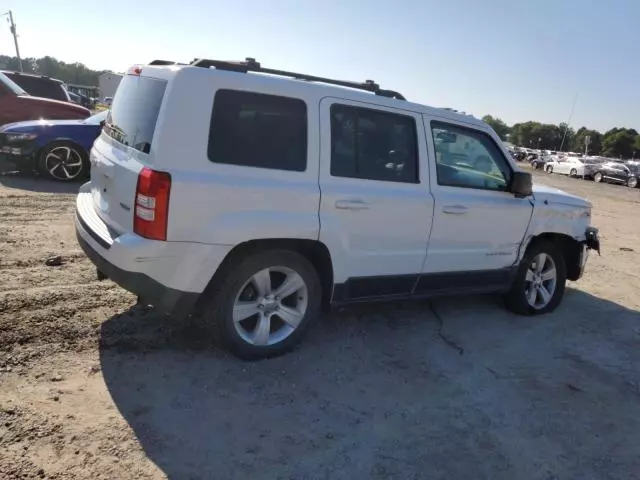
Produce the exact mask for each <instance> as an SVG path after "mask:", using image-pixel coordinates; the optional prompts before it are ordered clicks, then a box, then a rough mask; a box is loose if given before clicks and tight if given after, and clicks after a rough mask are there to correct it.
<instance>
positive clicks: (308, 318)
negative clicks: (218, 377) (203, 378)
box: [201, 250, 322, 360]
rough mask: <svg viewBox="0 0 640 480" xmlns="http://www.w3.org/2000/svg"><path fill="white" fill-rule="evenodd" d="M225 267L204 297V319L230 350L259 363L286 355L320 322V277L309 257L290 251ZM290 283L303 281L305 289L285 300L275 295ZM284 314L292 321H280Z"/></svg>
mask: <svg viewBox="0 0 640 480" xmlns="http://www.w3.org/2000/svg"><path fill="white" fill-rule="evenodd" d="M223 268H224V271H223V272H220V273H221V276H222V278H220V279H219V281H217V282H216V284H217V285H216V286H214V288H213V290H212V291H210V292H207V291H205V293H204V294H203V295H206V296H207V297H208V298H206V299H204V300H203V302H204V305H203V308H202V311H201V320H202V321H203V323H204V326H205V328H206V329H207V330H208V331H209V332H210V333H211V334H212V335H213V337H214V338H215V339H216V340H217V341H218V342H219V343H221V344H222V346H223V347H224V348H226V349H227V350H229V351H230V352H231V353H232V354H233V355H235V356H237V357H239V358H241V359H244V360H257V359H261V358H268V357H275V356H278V355H282V354H283V353H286V352H288V351H289V350H291V349H292V348H293V347H294V346H295V345H296V344H297V343H299V342H300V340H301V339H302V338H303V336H304V334H305V333H306V331H307V330H308V328H309V327H310V326H311V325H312V324H313V323H314V322H315V320H316V318H317V316H318V314H319V312H320V305H321V299H322V287H321V284H320V279H319V278H318V274H317V272H316V270H315V269H314V267H313V266H312V265H311V263H310V262H309V261H308V260H307V259H306V258H305V257H303V256H302V255H300V254H299V253H297V252H294V251H289V250H265V251H258V252H255V253H253V254H249V255H248V256H245V257H243V258H240V259H238V260H237V261H234V262H231V263H230V264H228V265H227V266H225V267H223ZM265 272H266V273H265ZM267 278H268V279H269V282H268V285H267V282H266V279H267ZM285 279H286V280H287V281H289V280H290V279H291V282H290V283H291V284H294V282H295V284H296V285H298V284H299V282H302V283H303V287H302V288H300V289H298V290H295V291H293V293H290V294H289V295H287V296H286V297H283V298H281V299H280V298H278V297H277V296H275V294H277V292H278V290H279V287H281V286H282V285H284V283H285ZM260 290H263V292H260ZM265 293H266V295H265ZM269 297H271V298H269ZM274 297H275V298H274ZM240 304H241V305H242V306H241V307H239V305H240ZM285 309H286V310H285ZM283 312H286V313H287V316H288V322H287V321H285V319H284V318H283V317H280V315H283ZM301 312H302V313H301ZM293 313H295V314H297V315H299V316H298V317H297V318H296V317H295V315H292V314H293ZM245 315H246V316H245ZM290 315H292V316H290ZM234 316H236V317H237V319H238V321H234ZM241 317H243V318H241ZM293 325H296V326H295V327H294V326H293Z"/></svg>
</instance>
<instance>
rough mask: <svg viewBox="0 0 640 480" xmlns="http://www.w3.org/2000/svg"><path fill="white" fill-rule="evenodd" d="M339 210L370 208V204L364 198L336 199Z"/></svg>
mask: <svg viewBox="0 0 640 480" xmlns="http://www.w3.org/2000/svg"><path fill="white" fill-rule="evenodd" d="M336 208H337V209H338V210H368V209H369V204H368V203H367V202H365V201H364V200H336Z"/></svg>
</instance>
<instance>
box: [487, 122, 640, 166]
mask: <svg viewBox="0 0 640 480" xmlns="http://www.w3.org/2000/svg"><path fill="white" fill-rule="evenodd" d="M482 120H483V121H484V122H486V123H488V124H489V125H490V126H491V127H492V128H493V129H494V130H495V131H496V133H497V134H498V135H499V136H500V138H501V139H503V140H505V141H509V142H510V143H513V144H514V145H518V146H520V147H526V148H539V149H543V150H555V151H560V150H562V151H564V152H567V151H569V152H579V153H584V152H585V151H586V153H588V154H589V155H603V156H605V157H613V158H624V159H628V158H640V135H639V134H638V132H637V131H636V130H635V129H633V128H612V129H611V130H608V131H606V132H605V133H601V132H599V131H597V130H592V129H589V128H587V127H580V128H579V129H578V130H574V129H573V128H571V127H569V126H568V125H567V124H566V123H561V124H559V125H554V124H550V123H540V122H531V121H530V122H524V123H516V124H514V125H512V126H508V125H507V124H506V123H505V122H503V121H502V120H501V119H499V118H496V117H493V116H491V115H485V116H484V117H482ZM587 138H588V139H589V143H588V144H587V142H586V139H587ZM585 148H586V150H585Z"/></svg>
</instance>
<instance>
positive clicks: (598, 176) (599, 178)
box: [593, 172, 602, 183]
mask: <svg viewBox="0 0 640 480" xmlns="http://www.w3.org/2000/svg"><path fill="white" fill-rule="evenodd" d="M593 181H594V182H596V183H600V182H601V181H602V174H601V173H600V172H598V173H596V174H595V175H594V176H593Z"/></svg>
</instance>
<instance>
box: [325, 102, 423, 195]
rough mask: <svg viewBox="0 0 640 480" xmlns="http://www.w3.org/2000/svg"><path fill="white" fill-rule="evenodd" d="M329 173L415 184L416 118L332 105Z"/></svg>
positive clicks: (416, 179) (416, 155)
mask: <svg viewBox="0 0 640 480" xmlns="http://www.w3.org/2000/svg"><path fill="white" fill-rule="evenodd" d="M331 175H332V176H334V177H348V178H360V179H363V180H378V181H383V182H403V183H418V145H417V139H416V122H415V120H414V119H413V118H412V117H409V116H406V115H400V114H395V113H389V112H383V111H379V110H373V109H369V108H361V107H352V106H348V105H341V104H335V105H332V106H331Z"/></svg>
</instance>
